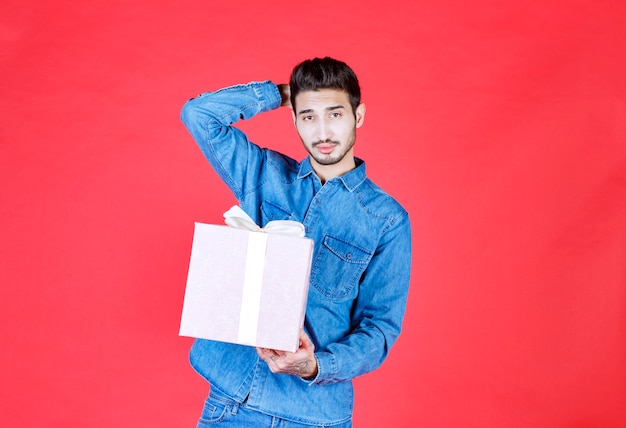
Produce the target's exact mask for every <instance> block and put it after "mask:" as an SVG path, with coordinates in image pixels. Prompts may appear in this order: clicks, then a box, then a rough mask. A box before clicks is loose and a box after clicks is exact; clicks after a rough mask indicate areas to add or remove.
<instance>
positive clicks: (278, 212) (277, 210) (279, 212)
mask: <svg viewBox="0 0 626 428" xmlns="http://www.w3.org/2000/svg"><path fill="white" fill-rule="evenodd" d="M261 215H262V216H263V226H265V225H266V224H267V223H269V222H270V221H272V220H293V219H294V218H293V217H294V216H293V214H292V212H291V210H289V209H287V208H283V207H281V206H280V205H278V204H276V203H274V202H270V201H263V203H262V204H261Z"/></svg>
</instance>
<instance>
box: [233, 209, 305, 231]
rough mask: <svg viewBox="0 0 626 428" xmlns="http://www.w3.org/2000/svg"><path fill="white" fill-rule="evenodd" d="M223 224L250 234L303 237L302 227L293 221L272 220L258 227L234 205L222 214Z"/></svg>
mask: <svg viewBox="0 0 626 428" xmlns="http://www.w3.org/2000/svg"><path fill="white" fill-rule="evenodd" d="M224 222H225V223H226V224H227V225H228V226H231V227H236V228H237V229H244V230H249V231H251V232H265V233H275V234H279V235H287V236H296V237H299V238H303V237H304V225H303V224H302V223H300V222H297V221H293V220H272V221H270V222H269V223H267V224H266V225H265V227H259V226H258V225H257V224H256V223H255V222H254V220H252V218H250V216H249V215H248V214H246V212H245V211H244V210H242V209H241V208H240V207H239V206H237V205H234V206H232V207H231V208H230V209H229V210H228V211H226V212H225V213H224Z"/></svg>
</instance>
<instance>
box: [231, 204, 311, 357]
mask: <svg viewBox="0 0 626 428" xmlns="http://www.w3.org/2000/svg"><path fill="white" fill-rule="evenodd" d="M224 221H225V223H226V224H227V225H228V226H231V227H236V228H237V229H243V230H248V231H250V232H253V233H250V234H249V235H248V248H247V251H246V263H245V271H244V276H243V293H242V297H241V312H240V313H239V331H238V336H237V341H238V342H239V343H241V344H243V345H250V346H254V345H255V342H256V332H257V328H258V324H259V311H260V309H261V290H262V288H263V271H264V269H265V253H266V249H267V234H268V233H275V234H280V235H288V236H296V237H300V238H302V237H304V225H303V224H302V223H299V222H297V221H293V220H272V221H270V222H269V223H267V225H265V227H264V228H261V227H259V226H258V225H257V224H256V223H255V222H254V221H253V220H252V219H251V218H250V216H249V215H248V214H246V213H245V211H244V210H242V209H241V208H240V207H238V206H237V205H235V206H233V207H231V208H230V209H229V210H228V211H226V212H225V213H224Z"/></svg>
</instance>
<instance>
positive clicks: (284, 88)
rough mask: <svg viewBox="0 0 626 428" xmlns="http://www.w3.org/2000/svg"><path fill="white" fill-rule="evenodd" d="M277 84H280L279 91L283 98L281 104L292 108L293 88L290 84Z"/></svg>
mask: <svg viewBox="0 0 626 428" xmlns="http://www.w3.org/2000/svg"><path fill="white" fill-rule="evenodd" d="M276 86H278V92H280V97H281V99H282V100H281V102H280V106H281V107H289V108H291V90H290V89H289V85H287V84H284V83H282V84H280V85H276Z"/></svg>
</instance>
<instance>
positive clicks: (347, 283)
mask: <svg viewBox="0 0 626 428" xmlns="http://www.w3.org/2000/svg"><path fill="white" fill-rule="evenodd" d="M371 258H372V252H370V251H368V250H366V249H364V248H361V247H358V246H356V245H354V244H351V243H349V242H347V241H345V240H343V239H340V238H336V237H334V236H331V235H326V236H325V237H324V240H323V241H322V245H321V248H320V249H319V252H318V253H317V256H316V257H315V259H314V260H313V266H312V267H311V286H313V287H314V288H315V289H316V290H317V291H319V292H320V293H322V294H323V295H324V296H326V297H330V298H334V299H342V298H346V297H349V296H351V294H352V293H351V292H352V291H353V289H354V288H355V286H356V285H357V284H358V282H359V279H360V278H361V275H362V274H363V272H364V271H365V268H366V267H367V265H368V263H369V261H370V259H371Z"/></svg>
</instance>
